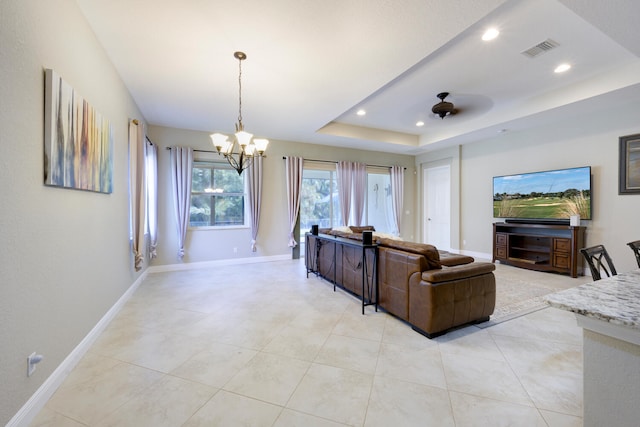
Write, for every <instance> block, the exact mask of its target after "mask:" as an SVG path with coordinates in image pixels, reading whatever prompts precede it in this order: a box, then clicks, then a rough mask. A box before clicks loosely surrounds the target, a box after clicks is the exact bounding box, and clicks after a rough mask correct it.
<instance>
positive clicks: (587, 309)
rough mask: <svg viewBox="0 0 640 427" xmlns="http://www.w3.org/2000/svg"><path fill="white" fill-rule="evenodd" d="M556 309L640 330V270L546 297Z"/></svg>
mask: <svg viewBox="0 0 640 427" xmlns="http://www.w3.org/2000/svg"><path fill="white" fill-rule="evenodd" d="M545 300H546V301H547V303H548V304H549V305H551V306H552V307H556V308H560V309H562V310H567V311H571V312H573V313H576V314H580V315H583V316H586V317H590V318H594V319H598V320H602V321H604V322H609V323H612V324H615V325H622V326H627V327H630V328H634V329H639V330H640V269H637V270H632V271H629V272H626V273H621V274H618V275H617V276H611V277H607V278H605V279H602V280H598V281H595V282H592V283H587V284H584V285H581V286H578V287H576V288H571V289H566V290H564V291H560V292H556V293H553V294H550V295H547V296H546V297H545Z"/></svg>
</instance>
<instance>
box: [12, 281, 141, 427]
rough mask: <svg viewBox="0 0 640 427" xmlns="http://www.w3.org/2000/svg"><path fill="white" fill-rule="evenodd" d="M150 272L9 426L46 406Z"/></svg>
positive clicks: (21, 426) (18, 425)
mask: <svg viewBox="0 0 640 427" xmlns="http://www.w3.org/2000/svg"><path fill="white" fill-rule="evenodd" d="M148 273H149V269H146V270H145V271H144V272H143V273H142V274H141V275H140V276H139V277H138V279H136V281H135V282H134V283H133V284H132V285H131V286H130V287H129V289H127V291H126V292H125V293H124V294H123V295H122V296H121V297H120V299H118V301H117V302H116V303H115V304H114V305H113V306H112V307H111V308H110V309H109V311H107V313H106V314H105V315H104V316H103V317H102V318H101V319H100V321H99V322H98V323H97V324H96V326H94V327H93V329H91V331H90V332H89V333H88V334H87V335H86V336H85V337H84V338H83V340H82V341H80V344H78V345H77V346H76V347H75V348H74V349H73V350H72V351H71V353H69V355H68V356H67V357H66V358H65V359H64V360H63V361H62V363H61V364H60V365H59V366H58V367H57V368H56V369H55V371H53V373H52V374H51V375H50V376H49V378H47V379H46V380H45V382H44V383H42V385H41V386H40V387H39V388H38V390H36V392H35V393H34V394H33V395H32V396H31V397H30V398H29V400H28V401H27V403H25V404H24V405H23V406H22V408H20V410H19V411H18V412H17V413H16V414H15V415H14V416H13V418H12V419H11V420H9V423H8V424H7V427H26V426H28V425H29V424H30V423H31V422H32V421H33V419H34V418H35V417H36V416H37V415H38V413H39V412H40V411H41V410H42V408H44V405H46V403H47V402H48V401H49V399H50V398H51V396H53V394H54V393H55V392H56V390H57V389H58V387H60V385H61V384H62V383H63V381H64V380H65V379H66V378H67V377H68V376H69V374H70V373H71V371H72V370H73V368H75V367H76V365H77V364H78V362H79V361H80V359H82V357H83V356H84V355H85V354H86V353H87V351H88V350H89V348H90V347H91V345H92V344H93V343H94V342H95V341H96V339H98V336H100V334H101V333H102V331H104V330H105V328H106V327H107V325H108V324H109V322H111V320H113V318H114V317H115V316H116V314H118V312H120V310H121V309H122V307H123V306H124V304H125V303H126V302H127V301H128V300H129V299H130V298H131V296H132V295H133V293H134V292H135V291H136V289H138V286H140V284H141V283H142V282H143V281H144V279H145V277H146V276H147V274H148Z"/></svg>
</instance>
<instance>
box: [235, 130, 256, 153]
mask: <svg viewBox="0 0 640 427" xmlns="http://www.w3.org/2000/svg"><path fill="white" fill-rule="evenodd" d="M252 137H253V134H251V133H249V132H245V131H243V130H241V131H240V132H236V140H237V141H238V144H240V147H242V149H244V147H246V146H247V145H249V143H250V142H251V138H252Z"/></svg>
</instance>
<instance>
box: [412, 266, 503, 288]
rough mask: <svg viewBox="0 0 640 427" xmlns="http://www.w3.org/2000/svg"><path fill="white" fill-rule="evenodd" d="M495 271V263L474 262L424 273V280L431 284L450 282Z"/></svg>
mask: <svg viewBox="0 0 640 427" xmlns="http://www.w3.org/2000/svg"><path fill="white" fill-rule="evenodd" d="M495 269H496V266H495V264H493V263H490V262H474V263H471V264H463V265H456V266H454V267H445V268H443V269H441V270H436V271H423V272H422V280H424V281H425V282H429V283H439V282H448V281H451V280H459V279H465V278H469V277H474V276H480V275H482V274H487V273H491V272H492V271H493V270H495Z"/></svg>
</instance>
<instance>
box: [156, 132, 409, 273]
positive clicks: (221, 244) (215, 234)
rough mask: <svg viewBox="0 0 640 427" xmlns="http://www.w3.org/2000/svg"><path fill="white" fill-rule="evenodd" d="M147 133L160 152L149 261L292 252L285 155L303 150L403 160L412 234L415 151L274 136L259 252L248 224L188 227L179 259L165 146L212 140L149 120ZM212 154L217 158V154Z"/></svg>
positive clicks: (201, 146)
mask: <svg viewBox="0 0 640 427" xmlns="http://www.w3.org/2000/svg"><path fill="white" fill-rule="evenodd" d="M230 126H231V125H230ZM218 131H224V130H218ZM149 138H150V139H151V140H152V141H153V142H154V143H156V144H158V147H159V153H160V154H159V166H158V174H159V176H160V178H159V183H158V193H159V218H158V223H159V235H160V237H159V239H158V240H159V241H158V258H157V259H155V260H153V261H152V264H153V265H167V264H180V263H192V262H206V261H217V260H224V259H226V260H232V259H247V258H260V257H277V256H290V255H291V249H290V248H289V247H288V246H287V244H288V242H289V240H288V230H289V219H288V213H287V204H286V198H287V194H286V180H285V165H284V160H283V156H301V157H304V158H307V159H314V160H331V161H336V160H351V161H359V162H364V163H367V164H371V165H382V166H387V165H388V166H391V165H394V164H397V165H402V166H405V167H406V168H407V170H406V171H405V197H404V200H405V211H409V212H410V213H409V215H405V220H404V223H403V229H402V235H403V237H405V238H406V239H412V238H413V236H414V234H415V232H414V227H413V220H412V218H413V215H414V211H415V203H414V197H413V195H414V194H415V178H416V174H415V164H414V157H413V156H403V155H393V154H388V153H379V152H374V151H362V150H351V149H343V148H338V147H327V146H320V145H313V144H302V143H296V142H287V141H274V140H272V141H271V142H270V143H269V148H268V149H267V157H266V158H265V159H264V163H263V169H264V171H263V173H264V188H263V199H262V203H263V204H262V215H261V218H260V227H259V232H258V239H257V242H258V243H257V252H251V250H250V242H251V232H250V230H249V229H232V230H190V231H188V232H187V242H186V246H185V252H186V254H185V257H184V259H183V260H182V261H180V260H179V259H178V258H177V237H176V236H177V234H176V231H175V225H174V224H175V221H174V218H173V202H172V200H171V199H170V198H169V197H168V195H169V191H170V186H171V179H170V176H169V169H168V168H169V151H167V150H166V147H168V146H176V145H182V146H188V147H192V148H194V149H197V150H210V151H212V150H214V148H213V146H212V145H211V139H210V138H209V134H208V133H206V132H197V131H189V130H181V129H172V128H165V127H160V126H150V127H149ZM195 154H196V155H197V154H198V153H195ZM213 158H214V159H216V158H217V154H216V155H214V157H213ZM222 161H224V160H222ZM234 248H237V253H236V252H234Z"/></svg>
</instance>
